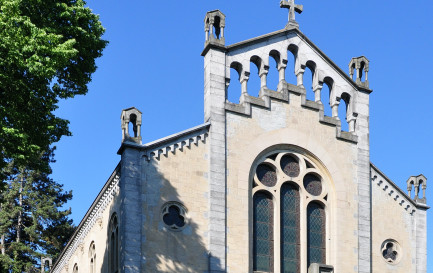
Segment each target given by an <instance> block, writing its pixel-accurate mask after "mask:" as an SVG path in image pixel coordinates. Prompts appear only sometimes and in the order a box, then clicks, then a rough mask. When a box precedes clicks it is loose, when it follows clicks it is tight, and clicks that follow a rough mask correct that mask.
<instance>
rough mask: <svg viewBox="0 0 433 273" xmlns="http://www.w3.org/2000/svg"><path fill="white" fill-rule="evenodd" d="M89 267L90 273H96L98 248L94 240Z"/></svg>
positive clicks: (91, 245)
mask: <svg viewBox="0 0 433 273" xmlns="http://www.w3.org/2000/svg"><path fill="white" fill-rule="evenodd" d="M89 262H90V264H89V269H90V273H96V250H95V243H94V242H92V243H91V244H90V248H89Z"/></svg>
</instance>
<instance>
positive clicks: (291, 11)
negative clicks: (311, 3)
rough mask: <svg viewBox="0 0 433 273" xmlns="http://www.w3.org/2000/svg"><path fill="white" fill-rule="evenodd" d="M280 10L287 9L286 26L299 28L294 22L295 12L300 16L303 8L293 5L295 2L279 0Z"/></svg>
mask: <svg viewBox="0 0 433 273" xmlns="http://www.w3.org/2000/svg"><path fill="white" fill-rule="evenodd" d="M280 8H285V9H289V23H288V24H287V26H289V25H291V26H295V27H299V24H298V23H297V22H296V20H295V12H297V13H299V14H301V13H302V11H303V9H304V6H303V5H298V4H295V0H289V1H287V0H281V1H280ZM287 26H286V27H287Z"/></svg>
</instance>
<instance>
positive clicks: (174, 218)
mask: <svg viewBox="0 0 433 273" xmlns="http://www.w3.org/2000/svg"><path fill="white" fill-rule="evenodd" d="M162 221H163V222H164V224H165V226H166V227H167V228H168V229H170V230H172V231H180V230H182V229H183V228H184V227H185V226H186V224H187V218H186V208H185V207H184V206H183V205H182V204H181V203H178V202H168V203H165V204H164V206H162Z"/></svg>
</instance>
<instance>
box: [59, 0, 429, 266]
mask: <svg viewBox="0 0 433 273" xmlns="http://www.w3.org/2000/svg"><path fill="white" fill-rule="evenodd" d="M298 2H300V4H303V5H304V12H303V13H302V14H301V15H297V17H296V19H297V21H298V22H299V24H300V29H301V31H302V32H303V33H304V34H305V35H307V36H308V37H309V38H310V40H312V41H313V42H314V43H315V44H316V45H317V46H318V47H319V48H321V50H322V51H323V52H324V53H325V54H327V55H328V56H329V57H330V58H331V59H332V60H333V61H334V62H335V63H336V64H337V65H338V66H340V67H341V68H342V69H343V70H344V71H348V63H349V61H350V59H351V58H352V57H355V56H360V55H365V56H366V57H367V58H368V59H369V60H370V72H369V81H370V87H371V88H372V89H373V90H374V92H373V93H372V94H371V96H370V144H371V161H372V162H373V163H374V164H375V165H376V166H378V167H379V168H380V169H381V170H382V171H383V172H384V173H385V174H387V175H388V177H390V178H391V179H392V180H393V181H394V182H395V183H396V184H397V185H399V186H400V187H401V188H402V189H403V190H405V188H406V183H405V182H406V180H407V179H408V178H409V177H410V176H412V175H418V174H420V173H423V174H424V175H425V176H426V177H427V178H428V179H429V178H430V181H428V183H429V182H430V183H433V141H432V134H433V121H432V118H433V107H431V103H432V102H433V87H432V84H431V83H430V82H429V81H428V80H429V79H432V73H433V72H432V68H431V64H432V61H433V19H432V16H431V11H432V10H433V1H431V0H417V1H416V2H411V3H410V4H408V2H407V1H403V0H395V1H392V2H391V1H377V0H375V1H373V0H364V1H347V0H344V1H343V0H332V1H312V0H303V1H302V0H298ZM87 3H88V6H89V7H91V8H92V9H93V11H94V12H95V13H97V14H100V19H101V21H102V23H103V25H104V27H105V28H106V34H105V39H107V40H109V41H110V44H109V45H108V46H107V48H106V49H105V51H104V56H103V57H101V58H100V59H98V61H97V64H98V67H99V68H98V70H97V72H96V73H95V74H94V75H93V81H92V83H91V84H90V85H89V93H88V94H87V95H86V96H79V97H76V98H74V99H69V100H66V101H63V102H61V104H60V109H59V110H58V111H57V114H58V115H59V116H60V117H63V118H66V119H68V120H70V122H71V124H70V129H71V131H72V133H73V136H72V137H65V138H63V139H62V140H61V141H60V142H59V143H58V144H57V152H56V159H57V163H55V164H54V166H53V169H54V172H53V178H54V179H56V180H57V181H58V182H60V183H62V184H64V185H65V189H68V190H69V189H71V190H73V193H74V199H73V200H72V201H71V202H70V203H69V206H71V207H72V212H73V214H72V217H73V219H74V221H75V223H76V224H78V223H79V221H80V220H81V218H82V217H83V216H84V214H85V213H86V211H87V209H88V208H89V206H90V205H91V203H92V202H93V200H94V198H95V197H96V195H97V194H98V192H99V190H100V189H101V188H102V186H103V184H104V183H105V181H106V180H107V178H108V177H109V175H110V174H111V172H112V171H113V169H114V168H115V167H116V165H117V163H118V161H119V160H120V156H119V155H117V154H116V152H117V149H118V148H119V147H120V141H121V129H120V113H121V110H122V109H124V108H128V107H131V106H135V107H137V108H138V109H140V110H141V111H142V112H143V125H142V135H143V142H144V143H146V142H149V141H152V140H155V139H158V138H161V137H164V136H167V135H169V134H173V133H176V132H179V131H182V130H185V129H187V128H190V127H193V126H196V125H198V124H201V123H202V122H203V58H202V57H201V56H200V53H201V51H202V49H203V43H204V26H203V19H204V16H205V13H206V11H209V10H213V9H220V10H221V11H222V12H224V13H225V15H226V16H227V19H226V31H225V33H226V35H225V36H226V44H232V43H235V42H238V41H242V40H245V39H249V38H252V37H256V36H259V35H262V34H266V33H269V32H272V31H275V30H279V29H282V28H284V26H285V24H286V22H287V11H286V10H282V9H280V8H279V0H273V1H269V0H268V1H264V0H253V1H233V0H231V1H230V0H224V1H223V0H213V1H135V0H134V1H132V0H131V1H114V0H104V1H102V0H89V1H87ZM427 198H428V201H427V202H428V204H430V205H431V204H433V186H430V185H428V188H427ZM428 216H429V223H428V226H429V235H430V236H429V243H428V244H429V246H428V250H429V253H430V254H432V251H433V243H432V241H433V240H432V238H431V237H432V236H433V232H432V231H433V218H432V215H431V212H429V213H428ZM429 256H430V259H431V256H432V255H429ZM428 268H429V270H428V272H433V262H430V264H429V265H428Z"/></svg>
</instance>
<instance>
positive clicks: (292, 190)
mask: <svg viewBox="0 0 433 273" xmlns="http://www.w3.org/2000/svg"><path fill="white" fill-rule="evenodd" d="M280 217H281V272H282V273H298V272H299V271H300V264H299V263H300V234H299V232H300V231H299V191H298V190H297V188H296V187H295V186H292V185H288V184H284V185H283V186H282V188H281V216H280Z"/></svg>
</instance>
